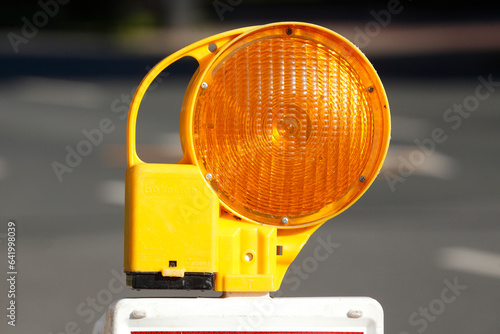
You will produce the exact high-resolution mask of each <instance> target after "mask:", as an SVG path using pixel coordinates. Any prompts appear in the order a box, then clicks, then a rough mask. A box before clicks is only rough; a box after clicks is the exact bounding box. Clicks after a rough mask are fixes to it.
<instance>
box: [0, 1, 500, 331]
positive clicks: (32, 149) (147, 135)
mask: <svg viewBox="0 0 500 334" xmlns="http://www.w3.org/2000/svg"><path fill="white" fill-rule="evenodd" d="M0 18H1V20H0V24H1V26H0V35H2V36H4V37H2V38H1V43H0V63H1V65H0V101H1V104H0V208H1V210H0V221H1V222H2V224H1V226H2V227H1V229H0V249H1V252H0V254H2V255H1V259H0V263H1V268H3V269H2V270H3V271H4V273H5V275H4V276H5V277H6V276H7V272H8V271H9V270H8V267H7V241H6V240H7V239H6V237H7V223H8V221H10V220H12V221H14V222H15V223H16V226H17V243H16V251H17V254H16V257H17V268H16V269H17V272H18V274H17V282H16V283H17V285H16V306H17V309H16V315H17V319H16V327H12V326H9V325H8V324H7V321H8V318H6V316H5V315H6V314H7V310H6V308H7V306H8V304H7V303H8V298H7V292H8V285H7V281H6V280H5V279H3V280H2V282H1V283H0V294H1V300H2V308H3V310H4V311H3V312H4V316H3V317H2V318H3V320H2V321H1V322H0V332H2V333H53V334H56V333H88V332H90V331H91V328H92V326H93V323H94V322H95V320H97V318H98V317H100V316H101V315H102V314H104V312H105V309H106V307H107V306H108V305H109V304H110V303H111V302H112V301H114V300H116V299H117V298H121V297H125V296H134V297H139V296H180V295H181V293H177V292H165V291H149V292H148V291H139V292H138V291H132V290H129V289H128V288H125V287H124V286H123V280H124V276H123V274H122V262H123V259H122V258H123V220H124V214H123V212H124V199H123V198H124V175H125V158H126V155H125V142H126V135H125V125H126V112H127V110H128V105H129V103H130V99H131V95H132V94H133V92H134V90H135V88H136V87H137V85H138V84H139V83H140V81H141V79H142V78H143V77H144V76H145V75H146V73H147V72H148V70H149V69H150V68H152V67H153V66H154V65H155V64H156V63H157V62H158V61H159V60H161V59H163V58H164V57H166V56H168V55H169V54H171V53H173V52H175V51H177V50H178V49H179V48H181V47H183V46H186V45H188V44H190V43H193V42H195V41H198V40H200V39H202V38H205V37H208V36H211V35H213V34H216V33H220V32H224V31H227V30H230V29H233V28H238V27H244V26H251V25H258V24H264V23H271V22H276V21H285V20H286V21H305V22H310V23H315V24H319V25H322V26H325V27H327V28H329V29H332V30H333V31H335V32H337V33H339V34H341V35H343V36H345V37H346V38H348V39H349V40H351V41H352V42H353V43H355V44H356V45H357V46H358V47H359V48H360V49H361V50H362V51H363V52H364V53H365V54H366V56H367V57H368V58H369V59H370V61H371V62H372V64H373V65H374V67H375V68H376V69H377V71H378V73H379V75H380V77H381V79H382V82H383V83H384V86H385V89H386V92H387V94H388V98H389V103H390V107H391V113H392V124H393V125H392V126H393V129H392V141H391V148H390V151H389V154H388V157H387V160H386V163H385V164H384V168H383V171H382V172H381V174H380V176H379V177H378V179H377V181H376V182H375V183H374V184H373V185H372V187H371V188H370V189H369V190H368V192H367V193H366V194H365V195H364V196H363V197H362V198H361V199H360V200H359V201H358V202H357V203H356V204H355V205H353V206H352V207H351V208H350V209H349V210H347V211H346V212H345V213H343V214H341V215H339V216H338V217H336V218H334V219H332V220H331V221H329V222H327V223H326V224H324V225H323V226H322V227H321V228H320V229H319V230H318V231H317V232H316V234H315V235H314V236H313V237H312V238H311V239H310V240H309V242H308V244H307V245H306V246H305V248H304V250H303V251H302V252H301V253H300V255H299V257H298V258H297V259H296V260H295V262H294V264H293V266H292V268H291V269H290V270H289V272H288V274H287V276H286V278H285V280H284V282H283V284H282V288H281V290H280V291H279V292H278V293H277V295H279V296H369V297H373V298H375V299H377V300H378V301H379V302H380V303H381V304H382V305H383V307H384V310H385V333H424V332H425V333H429V334H431V333H454V334H458V333H471V332H473V333H478V334H479V333H482V334H493V333H495V334H497V333H498V332H499V331H500V317H499V316H498V310H499V309H500V242H499V240H500V219H499V218H498V216H499V214H500V206H499V204H500V194H499V192H498V188H499V186H500V177H499V176H498V175H497V172H498V169H499V167H500V131H499V125H500V113H499V112H500V108H499V106H500V61H499V59H500V11H499V10H498V8H497V7H496V6H495V5H494V3H493V2H490V1H481V0H479V1H474V2H457V1H434V2H431V3H429V2H425V3H424V2H420V1H410V0H400V1H397V0H388V1H298V0H297V1H277V0H276V1H269V0H268V1H264V0H262V1H261V0H231V1H230V0H210V1H201V0H184V1H168V0H163V1H153V0H136V1H132V0H126V1H117V0H113V1H106V2H102V1H95V0H92V1H84V2H82V1H78V2H77V1H69V0H41V1H38V2H35V1H16V2H13V1H11V2H8V3H5V4H4V6H3V9H2V11H1V12H0ZM196 67H197V64H196V62H194V61H193V60H191V61H190V60H182V61H179V62H177V63H175V64H174V65H173V66H172V67H169V68H168V69H167V71H168V72H165V73H162V74H161V75H160V76H159V77H158V79H157V80H156V81H155V85H154V88H153V87H152V88H151V89H150V91H149V92H148V95H147V98H146V99H145V101H144V102H143V104H142V106H141V112H140V113H139V120H138V130H137V131H138V152H139V156H141V157H142V158H143V159H144V160H145V161H148V162H168V163H174V162H176V161H178V159H179V158H180V157H181V155H182V151H181V149H180V143H179V134H178V122H179V111H180V106H181V102H182V98H183V95H184V91H185V88H186V86H187V83H188V82H189V79H190V76H191V75H192V73H193V72H194V71H195V69H196ZM99 129H100V130H101V131H100V133H101V136H99V135H95V136H94V137H93V138H94V139H93V140H94V142H93V143H92V145H90V146H86V145H85V144H83V143H84V142H89V141H88V136H89V134H92V133H93V134H96V133H97V132H96V131H97V130H99ZM75 150H83V151H84V152H86V153H85V154H86V156H84V157H80V159H78V158H76V157H74V155H73V153H71V152H74V151H75ZM318 238H319V239H318ZM325 241H327V242H331V243H333V244H335V246H334V247H333V246H332V249H331V250H332V254H331V255H330V256H329V257H328V259H326V260H322V261H320V260H319V259H315V258H314V256H313V254H314V249H315V248H316V247H318V246H320V245H322V244H323V243H324V242H325ZM190 295H193V293H191V294H190ZM194 295H201V296H212V295H214V294H213V293H208V292H203V293H194ZM215 295H217V294H215Z"/></svg>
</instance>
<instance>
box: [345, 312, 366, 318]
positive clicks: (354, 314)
mask: <svg viewBox="0 0 500 334" xmlns="http://www.w3.org/2000/svg"><path fill="white" fill-rule="evenodd" d="M362 316H363V311H361V310H349V312H347V317H348V318H361V317H362Z"/></svg>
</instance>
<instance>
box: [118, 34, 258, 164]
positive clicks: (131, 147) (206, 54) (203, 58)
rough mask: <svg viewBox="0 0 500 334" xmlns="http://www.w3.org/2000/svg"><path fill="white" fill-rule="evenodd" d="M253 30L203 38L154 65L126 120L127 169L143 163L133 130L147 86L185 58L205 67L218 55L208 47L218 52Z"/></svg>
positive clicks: (141, 84) (142, 83)
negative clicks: (211, 46) (188, 57)
mask: <svg viewBox="0 0 500 334" xmlns="http://www.w3.org/2000/svg"><path fill="white" fill-rule="evenodd" d="M253 28H255V27H246V28H240V29H235V30H231V31H227V32H224V33H221V34H218V35H214V36H211V37H208V38H205V39H203V40H201V41H198V42H196V43H193V44H191V45H188V46H186V47H185V48H183V49H181V50H179V51H177V52H175V53H173V54H171V55H170V56H168V57H167V58H165V59H163V60H161V61H160V62H159V63H158V64H156V65H155V67H153V68H152V69H151V70H150V71H149V72H148V74H146V76H145V77H144V79H142V81H141V83H140V85H139V87H137V90H136V91H135V94H134V97H133V98H132V102H131V104H130V109H129V113H128V120H127V167H128V168H130V167H132V166H135V165H137V164H141V163H144V162H143V161H142V160H141V159H140V158H139V156H138V155H137V151H136V135H135V130H136V124H137V113H138V112H139V106H140V105H141V102H142V99H143V98H144V95H145V94H146V91H147V89H148V87H149V85H151V83H152V82H153V81H154V80H155V79H156V77H157V76H158V75H159V74H160V73H161V72H162V71H163V70H165V69H166V68H167V67H168V66H170V65H171V64H172V63H174V62H175V61H177V60H179V59H181V58H183V57H186V56H190V57H193V58H194V59H196V60H197V61H198V63H199V65H200V68H204V67H205V65H206V64H207V63H208V62H209V61H210V60H212V59H213V57H215V55H216V54H217V53H218V52H211V51H210V50H209V48H208V46H209V45H211V44H215V46H216V50H217V51H218V50H220V49H221V48H222V46H224V45H225V44H226V43H227V42H229V41H231V40H233V39H234V38H236V37H238V36H239V35H241V34H242V33H244V32H246V31H248V30H250V29H253Z"/></svg>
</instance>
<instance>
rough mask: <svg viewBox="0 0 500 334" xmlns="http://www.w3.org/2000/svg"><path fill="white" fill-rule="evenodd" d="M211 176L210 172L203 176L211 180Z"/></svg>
mask: <svg viewBox="0 0 500 334" xmlns="http://www.w3.org/2000/svg"><path fill="white" fill-rule="evenodd" d="M212 177H213V176H212V174H210V173H207V175H205V178H206V179H207V180H211V179H212Z"/></svg>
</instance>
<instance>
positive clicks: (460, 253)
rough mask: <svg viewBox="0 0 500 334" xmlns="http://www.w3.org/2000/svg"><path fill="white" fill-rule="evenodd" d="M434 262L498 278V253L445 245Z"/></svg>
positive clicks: (450, 267)
mask: <svg viewBox="0 0 500 334" xmlns="http://www.w3.org/2000/svg"><path fill="white" fill-rule="evenodd" d="M436 264H437V266H438V267H440V268H443V269H450V270H456V271H461V272H467V273H472V274H476V275H480V276H487V277H492V278H498V279H500V254H497V253H491V252H485V251H481V250H477V249H472V248H465V247H446V248H442V249H440V250H439V251H438V253H437V258H436Z"/></svg>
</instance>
